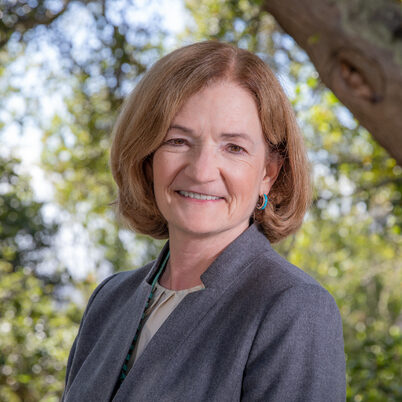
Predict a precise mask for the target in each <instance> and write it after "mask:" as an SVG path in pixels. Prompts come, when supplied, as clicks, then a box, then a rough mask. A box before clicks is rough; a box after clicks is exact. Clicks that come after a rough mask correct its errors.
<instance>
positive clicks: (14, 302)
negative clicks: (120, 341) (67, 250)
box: [0, 157, 94, 402]
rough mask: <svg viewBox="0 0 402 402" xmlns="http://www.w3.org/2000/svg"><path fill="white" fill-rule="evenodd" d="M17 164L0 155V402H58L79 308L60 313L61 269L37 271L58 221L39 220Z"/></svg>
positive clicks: (39, 210)
mask: <svg viewBox="0 0 402 402" xmlns="http://www.w3.org/2000/svg"><path fill="white" fill-rule="evenodd" d="M19 167H20V162H19V160H18V159H16V158H12V157H10V158H0V184H1V187H0V188H1V191H0V193H1V198H0V222H1V223H0V335H1V336H0V367H1V369H0V400H2V401H10V402H13V401H24V402H25V401H27V402H29V401H38V400H46V401H56V400H59V397H60V395H61V391H62V389H63V381H64V367H65V362H66V359H67V356H68V348H66V347H65V345H66V344H68V345H69V344H71V343H72V341H73V339H74V336H75V334H76V332H77V325H78V323H79V320H80V316H81V309H80V308H79V307H78V306H76V305H74V304H67V305H65V306H64V307H63V309H62V314H60V313H61V306H60V305H59V304H60V302H61V301H62V299H63V297H62V294H61V293H60V290H61V285H62V282H63V279H62V278H63V275H62V272H61V271H60V270H54V271H53V272H52V273H51V274H49V273H47V274H46V273H44V272H41V269H40V267H41V263H43V262H44V260H45V259H46V255H47V253H46V252H47V251H49V249H50V246H51V243H52V239H53V236H54V235H55V233H56V231H57V225H56V224H53V223H47V222H45V220H44V219H43V216H42V208H43V205H44V204H43V203H40V202H36V201H34V200H33V194H32V190H31V188H30V185H29V177H27V176H23V175H21V174H20V173H19V172H18V170H19ZM64 282H65V280H64ZM81 287H85V288H91V289H93V287H94V281H92V282H91V281H86V282H84V285H81Z"/></svg>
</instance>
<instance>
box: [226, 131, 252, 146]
mask: <svg viewBox="0 0 402 402" xmlns="http://www.w3.org/2000/svg"><path fill="white" fill-rule="evenodd" d="M221 137H222V138H225V139H228V140H232V139H238V138H242V139H243V140H245V141H247V142H249V143H250V144H253V143H254V142H253V140H252V139H251V138H250V136H249V135H248V134H245V133H223V134H221Z"/></svg>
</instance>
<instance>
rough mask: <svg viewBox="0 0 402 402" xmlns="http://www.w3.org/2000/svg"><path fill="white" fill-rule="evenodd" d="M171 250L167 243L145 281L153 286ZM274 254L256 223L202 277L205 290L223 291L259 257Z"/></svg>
mask: <svg viewBox="0 0 402 402" xmlns="http://www.w3.org/2000/svg"><path fill="white" fill-rule="evenodd" d="M168 250H169V241H167V242H166V243H165V245H164V247H163V249H162V251H161V252H160V253H159V256H158V258H157V259H156V260H155V262H154V264H153V266H152V268H151V270H150V271H149V273H148V275H147V276H146V278H145V280H146V281H147V282H148V283H149V284H151V283H152V279H153V278H154V275H155V274H156V272H157V270H158V268H159V267H160V264H161V263H162V261H163V259H164V257H165V256H166V253H167V252H168ZM267 252H270V253H272V252H274V251H273V249H272V247H271V245H270V243H269V241H268V239H267V238H266V237H265V235H264V234H263V232H262V228H261V227H260V225H259V224H258V223H256V222H254V223H253V224H251V225H250V226H249V227H248V228H247V229H246V230H245V231H244V232H243V233H242V234H241V235H240V236H238V237H237V238H236V239H234V240H233V241H232V243H230V244H229V245H228V246H227V247H226V248H225V249H224V250H223V251H222V252H221V253H220V254H219V255H218V257H217V258H216V259H215V260H214V262H213V263H212V264H211V265H210V266H209V267H208V268H207V270H206V271H205V272H204V273H203V274H202V275H201V281H202V283H203V284H204V286H205V288H214V289H223V288H226V286H227V285H228V284H229V283H230V282H232V280H233V279H235V278H237V277H238V275H239V274H240V273H241V272H242V271H243V270H244V269H246V268H247V266H248V265H249V264H250V263H251V262H252V261H253V260H254V259H255V258H257V257H258V256H259V255H261V254H263V253H267Z"/></svg>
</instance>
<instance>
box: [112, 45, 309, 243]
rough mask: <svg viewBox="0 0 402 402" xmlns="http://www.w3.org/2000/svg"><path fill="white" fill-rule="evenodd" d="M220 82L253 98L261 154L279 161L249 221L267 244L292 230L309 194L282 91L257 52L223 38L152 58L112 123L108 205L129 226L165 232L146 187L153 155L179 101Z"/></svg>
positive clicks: (156, 235)
mask: <svg viewBox="0 0 402 402" xmlns="http://www.w3.org/2000/svg"><path fill="white" fill-rule="evenodd" d="M224 80H226V81H231V82H234V83H237V84H238V85H240V86H241V87H243V88H245V89H246V90H247V91H249V93H250V94H251V95H252V96H253V98H254V99H255V102H256V104H257V108H258V113H259V117H260V120H261V126H262V129H263V133H264V136H265V139H266V142H267V144H268V147H269V151H270V153H272V152H276V153H277V154H279V156H280V159H281V161H282V167H281V169H280V172H279V175H278V177H277V179H276V181H275V183H274V185H273V186H272V188H271V191H270V193H269V204H268V206H267V208H266V209H265V210H263V211H260V210H256V211H255V212H254V219H255V220H256V221H257V222H259V223H260V224H261V226H262V228H263V231H264V233H265V235H266V236H267V238H268V240H270V241H271V242H277V241H279V240H281V239H283V238H284V237H286V236H288V235H289V234H291V233H293V232H295V231H296V230H297V229H298V228H299V227H300V225H301V223H302V220H303V216H304V214H305V212H306V210H307V208H308V206H309V203H310V199H311V186H310V176H309V164H308V161H307V157H306V151H305V148H304V145H303V139H302V136H301V133H300V130H299V127H298V124H297V122H296V118H295V116H294V113H293V110H292V107H291V105H290V103H289V101H288V99H287V97H286V95H285V94H284V92H283V90H282V88H281V86H280V84H279V82H278V81H277V79H276V78H275V76H274V74H273V73H272V71H271V70H270V69H269V68H268V66H267V65H266V64H265V63H264V62H263V61H262V60H261V59H260V58H259V57H257V56H256V55H254V54H253V53H251V52H249V51H247V50H243V49H239V48H237V47H235V46H232V45H230V44H227V43H221V42H216V41H205V42H200V43H195V44H192V45H189V46H185V47H182V48H180V49H177V50H175V51H173V52H172V53H170V54H168V55H167V56H165V57H163V58H162V59H160V60H159V61H158V62H156V63H155V64H154V65H153V66H152V68H151V69H150V70H149V71H148V72H147V73H146V74H145V75H144V77H143V78H142V79H141V81H140V82H139V83H138V85H137V86H136V87H135V89H134V90H133V91H132V93H131V94H130V95H129V96H128V98H127V99H126V101H125V102H124V104H123V107H122V110H121V113H120V115H119V117H118V120H117V122H116V125H115V127H114V130H113V143H112V149H111V158H110V163H111V169H112V173H113V177H114V180H115V181H116V183H117V185H118V197H117V200H116V204H117V207H118V211H119V213H120V214H121V215H122V216H123V217H124V220H125V221H126V222H127V223H128V225H129V227H130V228H131V229H133V230H134V231H136V232H139V233H143V234H147V235H150V236H152V237H154V238H158V239H163V238H167V237H168V225H167V222H166V220H165V218H164V217H163V216H162V214H161V213H160V211H159V209H158V208H157V205H156V201H155V196H154V192H153V182H152V174H151V172H152V156H153V153H154V152H155V151H156V150H157V149H158V147H159V146H160V145H161V144H162V142H163V140H164V138H165V135H166V133H167V131H168V129H169V126H170V124H171V122H172V120H173V118H174V116H175V115H176V114H177V113H178V111H179V110H180V108H181V106H182V105H183V103H184V102H185V101H186V100H187V99H188V98H189V97H190V96H191V95H193V94H195V93H196V92H198V91H200V90H201V89H202V88H204V87H205V86H207V85H209V84H210V83H211V82H217V81H224Z"/></svg>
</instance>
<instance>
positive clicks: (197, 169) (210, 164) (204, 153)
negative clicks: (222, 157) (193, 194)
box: [185, 145, 220, 183]
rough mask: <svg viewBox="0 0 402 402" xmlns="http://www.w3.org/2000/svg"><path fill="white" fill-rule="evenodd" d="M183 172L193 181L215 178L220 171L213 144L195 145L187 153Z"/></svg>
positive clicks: (203, 181) (201, 181) (202, 181)
mask: <svg viewBox="0 0 402 402" xmlns="http://www.w3.org/2000/svg"><path fill="white" fill-rule="evenodd" d="M185 173H186V175H187V176H188V177H189V178H190V179H192V180H194V181H195V182H200V183H206V182H210V181H213V180H216V179H217V178H218V177H219V175H220V173H219V168H218V158H217V155H216V151H215V148H214V146H213V145H203V146H198V147H196V148H195V149H194V151H193V152H191V155H189V160H188V161H187V166H186V169H185Z"/></svg>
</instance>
